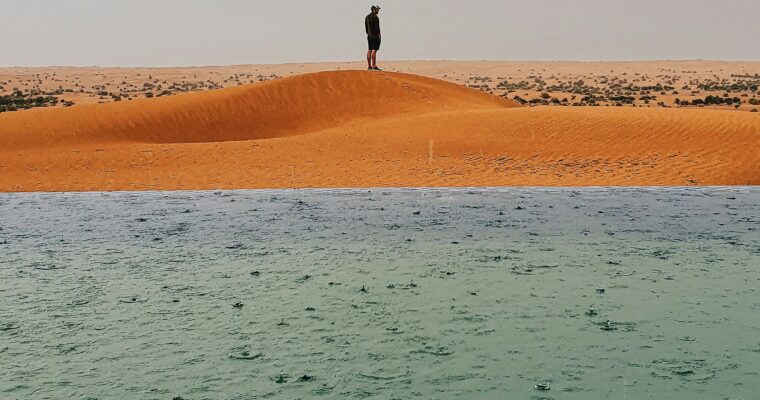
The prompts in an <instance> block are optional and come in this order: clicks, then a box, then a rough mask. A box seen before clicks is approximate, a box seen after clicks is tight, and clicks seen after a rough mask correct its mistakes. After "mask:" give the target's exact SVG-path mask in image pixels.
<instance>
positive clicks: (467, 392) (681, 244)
mask: <svg viewBox="0 0 760 400" xmlns="http://www.w3.org/2000/svg"><path fill="white" fill-rule="evenodd" d="M758 215H760V189H758V188H731V189H728V188H709V189H575V190H574V189H556V190H555V189H507V190H496V189H493V190H491V189H482V190H467V189H461V190H450V189H436V190H369V191H240V192H224V193H219V194H214V193H212V192H173V193H153V192H146V193H110V194H105V193H89V194H0V365H2V366H3V368H2V370H1V371H2V373H0V398H8V399H47V398H51V399H53V398H54V399H62V398H122V399H128V398H129V399H131V398H134V399H171V398H172V397H174V396H182V397H183V398H184V399H253V398H272V399H293V398H314V397H323V398H377V399H410V398H425V399H427V398H457V397H458V398H467V399H473V398H478V399H480V398H488V399H491V398H520V399H525V398H546V399H579V400H580V399H584V400H585V399H607V398H619V399H624V398H629V399H640V398H655V399H665V398H667V399H716V398H720V399H722V398H732V399H733V398H736V399H739V398H753V396H755V395H756V393H757V392H758V390H760V376H758V372H757V371H759V370H760V354H759V353H760V318H758V312H760V300H758V298H760V297H758V293H757V292H758V289H757V288H758V283H759V281H760V270H758V266H760V233H759V232H758V229H760V223H759V222H760V219H758ZM362 288H364V290H362ZM602 289H603V290H602ZM236 303H240V304H238V307H235V306H233V305H234V304H236ZM592 305H593V310H594V311H593V312H589V309H590V307H591V306H592ZM281 372H282V375H281ZM540 381H544V382H546V383H548V384H549V387H550V390H548V391H538V390H536V389H535V388H534V386H535V385H536V384H537V383H539V382H540Z"/></svg>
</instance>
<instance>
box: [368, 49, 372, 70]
mask: <svg viewBox="0 0 760 400" xmlns="http://www.w3.org/2000/svg"><path fill="white" fill-rule="evenodd" d="M367 68H372V50H367Z"/></svg>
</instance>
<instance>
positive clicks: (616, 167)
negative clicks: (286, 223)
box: [0, 61, 760, 192]
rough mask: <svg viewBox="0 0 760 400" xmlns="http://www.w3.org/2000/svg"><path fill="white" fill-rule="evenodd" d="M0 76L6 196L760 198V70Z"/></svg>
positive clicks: (0, 179)
mask: <svg viewBox="0 0 760 400" xmlns="http://www.w3.org/2000/svg"><path fill="white" fill-rule="evenodd" d="M382 66H383V67H385V71H383V72H370V71H365V70H363V64H362V63H314V64H282V65H241V66H226V67H197V68H97V67H92V68H70V67H45V68H0V96H2V97H0V99H2V103H0V107H2V108H1V109H0V111H4V112H0V191H5V192H17V191H115V190H196V189H256V188H347V187H352V188H365V187H462V186H695V185H700V186H704V185H757V184H760V113H758V112H757V111H758V108H760V93H758V85H760V63H758V62H721V61H651V62H486V61H404V62H388V63H384V64H383V65H382Z"/></svg>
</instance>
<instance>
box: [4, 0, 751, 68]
mask: <svg viewBox="0 0 760 400" xmlns="http://www.w3.org/2000/svg"><path fill="white" fill-rule="evenodd" d="M378 3H379V4H380V5H381V6H382V7H383V10H382V14H381V22H382V29H383V48H382V52H381V58H385V59H487V60H652V59H718V60H754V61H756V60H760V44H759V43H760V0H531V1H526V0H468V1H456V0H435V1H434V0H384V1H378ZM371 4H372V3H371V1H360V0H321V1H317V0H6V1H3V4H2V23H0V37H2V41H3V44H2V47H0V66H47V65H76V66H81V65H98V66H180V65H225V64H253V63H282V62H307V61H344V60H352V59H359V60H361V59H362V57H363V56H364V52H366V37H365V35H364V16H365V15H366V14H367V13H368V12H369V6H370V5H371Z"/></svg>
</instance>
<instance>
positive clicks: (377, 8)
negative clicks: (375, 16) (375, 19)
mask: <svg viewBox="0 0 760 400" xmlns="http://www.w3.org/2000/svg"><path fill="white" fill-rule="evenodd" d="M372 8H374V9H375V10H379V9H380V8H381V7H380V6H378V5H377V4H375V5H374V6H372Z"/></svg>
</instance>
